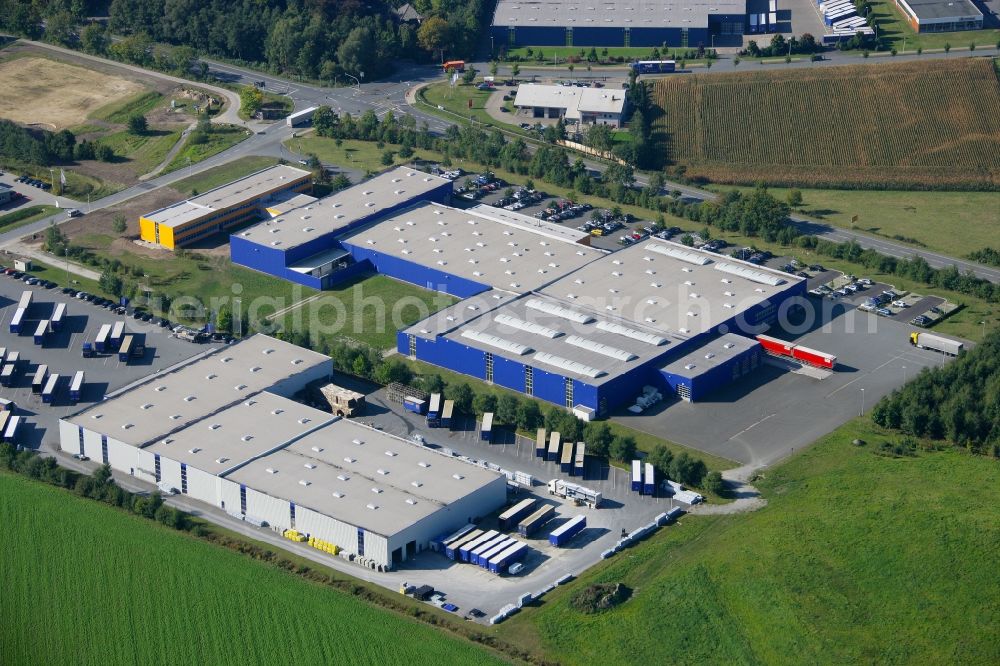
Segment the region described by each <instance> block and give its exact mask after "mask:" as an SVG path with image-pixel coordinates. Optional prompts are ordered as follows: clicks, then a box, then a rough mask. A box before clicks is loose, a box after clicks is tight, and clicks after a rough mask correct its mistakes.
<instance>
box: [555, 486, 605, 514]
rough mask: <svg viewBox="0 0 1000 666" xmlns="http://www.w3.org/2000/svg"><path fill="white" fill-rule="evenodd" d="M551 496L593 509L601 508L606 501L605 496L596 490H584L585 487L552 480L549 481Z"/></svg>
mask: <svg viewBox="0 0 1000 666" xmlns="http://www.w3.org/2000/svg"><path fill="white" fill-rule="evenodd" d="M549 494H550V495H557V496H559V497H565V498H566V499H571V500H574V501H576V502H581V503H583V504H586V505H587V506H589V507H591V508H593V509H596V508H597V507H599V506H600V505H601V502H602V501H603V499H604V496H603V495H601V493H599V492H597V491H596V490H591V489H590V488H584V487H583V486H579V485H577V484H575V483H570V482H569V481H563V480H562V479H552V480H551V481H549Z"/></svg>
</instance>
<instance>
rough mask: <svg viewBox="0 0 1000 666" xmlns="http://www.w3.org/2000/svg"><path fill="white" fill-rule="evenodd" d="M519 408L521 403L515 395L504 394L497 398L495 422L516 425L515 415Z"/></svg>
mask: <svg viewBox="0 0 1000 666" xmlns="http://www.w3.org/2000/svg"><path fill="white" fill-rule="evenodd" d="M520 408H521V401H520V400H519V399H518V398H517V396H516V395H511V394H510V393H504V394H502V395H501V396H500V397H499V398H497V403H496V410H495V411H496V421H497V422H498V423H502V424H504V425H517V415H518V412H519V411H520Z"/></svg>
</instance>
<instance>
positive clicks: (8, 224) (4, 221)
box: [0, 204, 59, 231]
mask: <svg viewBox="0 0 1000 666" xmlns="http://www.w3.org/2000/svg"><path fill="white" fill-rule="evenodd" d="M58 212H59V209H58V208H56V207H55V206H49V205H47V204H44V205H40V206H28V207H27V208H21V209H19V210H15V211H13V212H10V213H6V214H5V215H0V231H11V230H13V229H17V228H18V227H23V226H24V225H26V224H31V223H32V222H34V221H35V220H40V219H42V218H43V217H48V216H49V215H54V214H55V213H58Z"/></svg>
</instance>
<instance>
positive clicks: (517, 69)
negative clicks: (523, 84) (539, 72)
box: [510, 62, 521, 79]
mask: <svg viewBox="0 0 1000 666" xmlns="http://www.w3.org/2000/svg"><path fill="white" fill-rule="evenodd" d="M520 74H521V66H520V65H519V64H517V63H516V62H515V63H514V64H513V65H511V66H510V75H511V77H513V78H515V79H516V78H517V77H518V76H519V75H520Z"/></svg>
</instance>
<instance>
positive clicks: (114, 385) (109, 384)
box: [0, 275, 209, 451]
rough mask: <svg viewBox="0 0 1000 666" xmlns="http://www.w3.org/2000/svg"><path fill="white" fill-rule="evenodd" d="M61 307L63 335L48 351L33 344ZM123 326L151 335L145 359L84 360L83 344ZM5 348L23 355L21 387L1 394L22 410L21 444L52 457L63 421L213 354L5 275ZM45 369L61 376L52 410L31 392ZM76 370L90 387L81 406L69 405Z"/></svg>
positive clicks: (1, 293)
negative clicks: (26, 298) (15, 328)
mask: <svg viewBox="0 0 1000 666" xmlns="http://www.w3.org/2000/svg"><path fill="white" fill-rule="evenodd" d="M25 290H29V291H32V292H33V293H34V298H33V302H32V305H31V308H30V309H29V311H28V317H27V319H26V322H27V323H26V324H25V325H24V327H23V328H22V332H21V335H14V334H12V333H10V327H9V323H10V320H11V317H13V315H14V311H15V309H16V308H17V301H18V299H19V298H20V296H21V293H22V292H24V291H25ZM58 302H62V303H66V320H65V324H64V325H63V329H62V331H60V332H58V333H51V334H49V338H48V340H47V341H46V343H45V345H44V347H39V346H38V345H36V344H34V341H33V339H32V334H33V333H34V330H35V325H36V324H37V322H38V321H39V320H41V319H44V318H45V317H47V316H48V315H49V314H50V313H51V311H52V309H53V308H54V307H55V306H54V304H55V303H58ZM119 320H124V321H125V322H126V326H125V330H126V332H127V333H129V332H139V333H145V334H146V355H145V356H144V357H143V358H141V359H138V358H136V359H132V361H131V362H129V363H127V364H125V363H121V362H120V361H119V360H118V355H117V354H98V355H97V356H95V357H93V358H83V357H82V355H81V353H80V347H81V344H82V343H83V341H85V340H90V341H93V339H94V338H95V337H96V335H97V331H98V330H99V329H100V327H101V326H102V325H103V324H111V323H113V322H115V321H119ZM0 347H6V348H7V351H8V353H9V352H11V351H19V352H20V353H21V362H20V364H19V365H20V368H19V371H18V375H17V380H16V382H15V383H14V385H13V387H11V388H3V389H2V393H3V396H4V397H5V398H7V399H10V400H13V401H14V402H15V403H16V404H17V407H18V413H19V414H22V415H24V416H26V419H25V421H26V423H25V424H24V426H22V429H21V431H20V434H19V436H18V443H19V444H21V445H22V446H25V447H27V448H32V449H38V448H40V447H42V445H43V444H44V445H45V448H46V449H47V450H50V451H54V450H56V449H58V438H59V428H58V421H59V419H60V418H62V417H64V416H66V415H68V414H72V413H73V412H76V411H78V410H80V409H83V408H84V407H87V406H89V405H91V404H93V403H95V402H98V401H100V400H103V399H104V396H106V395H107V394H108V393H110V392H112V391H116V390H118V389H120V388H122V387H123V386H126V385H128V384H130V383H132V382H134V381H136V380H138V379H141V378H143V377H146V376H147V375H149V374H151V373H153V372H156V371H158V370H162V369H164V368H168V367H170V366H172V365H175V364H176V363H179V362H180V361H183V360H184V359H187V358H190V357H191V356H193V355H195V354H198V353H201V352H204V351H207V350H208V349H209V346H207V345H195V344H192V343H190V342H185V341H183V340H180V339H178V338H175V337H172V336H171V335H170V332H169V331H168V330H166V329H162V328H160V327H159V326H155V325H154V326H151V325H150V324H145V323H142V322H139V321H136V320H135V319H132V318H130V317H123V316H118V315H115V314H114V313H113V312H111V311H109V310H105V309H104V308H100V307H97V306H95V305H93V304H91V303H88V302H86V301H82V300H78V299H75V298H71V297H69V296H67V295H64V294H62V293H61V292H60V291H59V289H58V288H55V289H43V288H42V287H40V286H35V287H29V286H28V285H26V284H24V283H23V282H21V281H19V280H14V279H12V278H10V277H8V276H6V275H0ZM42 364H45V365H48V367H49V374H50V375H51V374H58V375H59V376H60V383H59V389H58V392H57V395H56V398H55V401H54V403H53V404H51V405H46V404H43V403H42V400H41V396H39V395H35V394H33V393H32V392H31V380H32V377H33V375H34V373H35V370H36V369H37V368H38V366H39V365H42ZM77 370H83V371H84V372H85V373H86V381H85V384H84V390H83V393H82V396H81V400H80V402H79V403H77V404H73V403H71V402H70V400H69V383H70V381H71V380H72V377H73V374H74V373H76V371H77Z"/></svg>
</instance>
